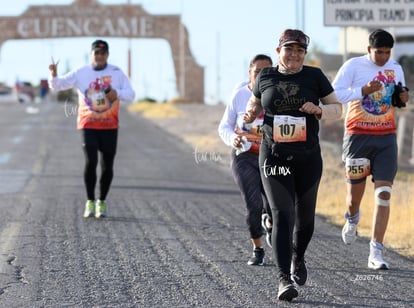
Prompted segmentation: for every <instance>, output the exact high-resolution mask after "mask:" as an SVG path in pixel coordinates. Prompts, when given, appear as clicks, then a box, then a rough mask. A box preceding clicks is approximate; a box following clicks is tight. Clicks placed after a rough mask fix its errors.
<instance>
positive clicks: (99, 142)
mask: <svg viewBox="0 0 414 308" xmlns="http://www.w3.org/2000/svg"><path fill="white" fill-rule="evenodd" d="M117 132H118V131H117V130H92V129H85V130H83V152H84V155H85V168H84V181H85V186H86V195H87V198H88V200H95V186H96V181H97V172H96V169H97V166H98V153H99V154H100V160H101V177H100V180H99V185H100V187H99V188H100V189H99V199H100V200H105V199H106V196H107V194H108V192H109V188H110V186H111V182H112V178H113V175H114V173H113V166H114V160H115V154H116V147H117Z"/></svg>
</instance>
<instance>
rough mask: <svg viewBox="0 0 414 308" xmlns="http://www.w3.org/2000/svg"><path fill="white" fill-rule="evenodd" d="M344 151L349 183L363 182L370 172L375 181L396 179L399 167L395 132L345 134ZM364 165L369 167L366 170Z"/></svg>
mask: <svg viewBox="0 0 414 308" xmlns="http://www.w3.org/2000/svg"><path fill="white" fill-rule="evenodd" d="M342 153H343V154H342V155H343V156H342V158H343V162H344V164H345V167H346V170H345V172H346V175H347V182H348V183H351V184H356V183H361V182H363V181H365V179H366V177H367V176H368V175H369V174H372V179H373V181H378V180H381V181H388V182H391V183H392V182H393V181H394V178H395V175H396V174H397V169H398V148H397V138H396V135H395V134H390V135H345V136H344V143H343V152H342ZM350 162H351V164H352V163H354V164H353V165H352V166H350ZM364 165H367V166H368V167H369V169H366V170H364V168H365V167H364Z"/></svg>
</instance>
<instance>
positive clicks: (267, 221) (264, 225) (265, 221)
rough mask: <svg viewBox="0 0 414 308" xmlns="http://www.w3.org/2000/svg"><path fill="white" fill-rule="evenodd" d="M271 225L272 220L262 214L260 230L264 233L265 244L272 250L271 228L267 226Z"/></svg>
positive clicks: (267, 215)
mask: <svg viewBox="0 0 414 308" xmlns="http://www.w3.org/2000/svg"><path fill="white" fill-rule="evenodd" d="M271 224H272V220H271V218H270V215H269V214H267V213H266V214H262V228H263V230H264V231H265V232H266V243H267V246H269V247H270V248H272V227H270V228H269V227H268V225H271Z"/></svg>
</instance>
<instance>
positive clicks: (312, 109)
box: [299, 102, 322, 115]
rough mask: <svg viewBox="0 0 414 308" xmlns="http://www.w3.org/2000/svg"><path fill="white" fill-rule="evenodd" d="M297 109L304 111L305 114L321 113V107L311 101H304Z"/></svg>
mask: <svg viewBox="0 0 414 308" xmlns="http://www.w3.org/2000/svg"><path fill="white" fill-rule="evenodd" d="M299 111H302V112H305V113H307V114H316V115H321V114H322V109H321V107H319V106H317V105H315V104H314V103H312V102H306V103H304V104H303V105H302V107H300V108H299Z"/></svg>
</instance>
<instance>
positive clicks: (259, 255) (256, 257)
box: [247, 247, 265, 265]
mask: <svg viewBox="0 0 414 308" xmlns="http://www.w3.org/2000/svg"><path fill="white" fill-rule="evenodd" d="M264 255H265V253H264V249H263V248H261V247H260V248H255V249H254V250H253V256H252V257H251V258H250V259H249V261H247V264H248V265H263V264H264Z"/></svg>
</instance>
